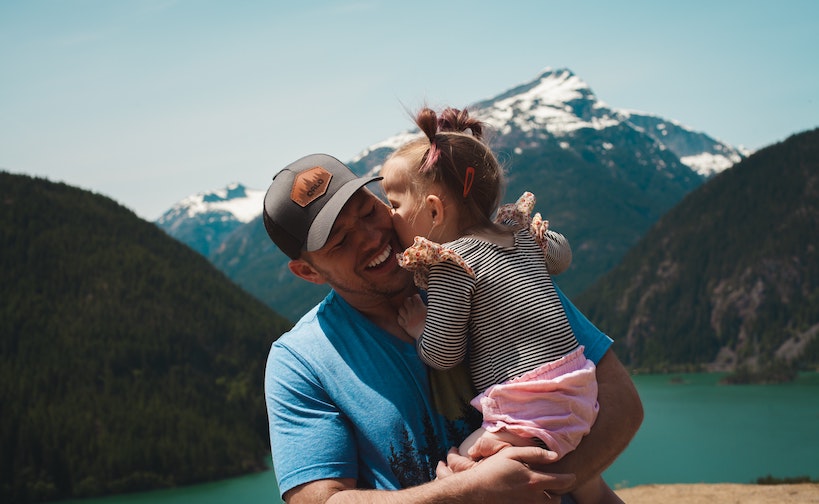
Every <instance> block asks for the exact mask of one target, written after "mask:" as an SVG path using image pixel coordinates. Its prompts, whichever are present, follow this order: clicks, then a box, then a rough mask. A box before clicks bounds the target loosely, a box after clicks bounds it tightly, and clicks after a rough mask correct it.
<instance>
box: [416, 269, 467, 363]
mask: <svg viewBox="0 0 819 504" xmlns="http://www.w3.org/2000/svg"><path fill="white" fill-rule="evenodd" d="M474 286H475V278H474V277H473V276H471V275H470V274H469V273H467V272H466V271H465V270H464V269H463V267H461V266H459V265H457V264H455V263H453V262H450V261H443V262H440V263H436V264H434V265H432V266H431V267H430V272H429V286H428V288H427V318H426V323H425V324H424V332H423V334H421V337H420V338H418V342H417V349H418V355H419V356H420V357H421V360H423V361H424V363H426V364H427V365H428V366H431V367H434V368H435V369H450V368H452V367H455V366H456V365H458V364H459V363H460V362H461V361H463V359H464V357H466V350H467V338H468V334H469V314H470V308H471V304H472V299H471V298H472V292H473V290H474Z"/></svg>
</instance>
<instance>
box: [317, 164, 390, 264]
mask: <svg viewBox="0 0 819 504" xmlns="http://www.w3.org/2000/svg"><path fill="white" fill-rule="evenodd" d="M382 178H384V177H362V178H357V179H353V180H350V181H349V182H347V183H345V184H344V185H343V186H341V187H340V188H339V189H338V190H337V191H336V193H335V194H334V195H333V197H332V198H331V199H330V201H328V202H327V203H326V204H325V205H324V207H323V208H322V209H321V211H319V213H318V215H316V218H315V219H314V220H313V224H312V225H311V226H310V232H309V233H308V234H307V243H306V249H307V251H308V252H315V251H316V250H318V249H320V248H321V247H323V246H324V244H325V243H327V238H328V237H329V236H330V231H331V230H332V229H333V224H335V223H336V219H337V218H338V214H339V213H341V209H342V208H344V205H346V204H347V202H348V201H350V198H351V197H352V196H353V194H355V192H356V191H358V190H359V189H361V188H362V187H364V186H365V185H367V184H369V183H370V182H375V181H376V180H381V179H382Z"/></svg>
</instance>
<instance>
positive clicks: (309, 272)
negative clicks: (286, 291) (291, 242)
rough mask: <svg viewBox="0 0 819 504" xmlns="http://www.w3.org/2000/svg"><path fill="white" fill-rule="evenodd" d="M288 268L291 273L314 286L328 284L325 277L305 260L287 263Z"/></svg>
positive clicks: (294, 260)
mask: <svg viewBox="0 0 819 504" xmlns="http://www.w3.org/2000/svg"><path fill="white" fill-rule="evenodd" d="M287 267H288V268H290V272H291V273H293V274H294V275H296V276H297V277H299V278H301V279H303V280H307V281H308V282H312V283H314V284H323V283H327V281H326V280H325V279H324V276H323V275H322V274H321V273H319V272H318V271H316V269H315V268H314V267H313V266H312V265H311V264H310V263H308V262H307V261H305V260H304V259H293V260H291V261H290V262H288V263H287Z"/></svg>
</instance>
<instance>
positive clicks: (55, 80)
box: [0, 0, 819, 220]
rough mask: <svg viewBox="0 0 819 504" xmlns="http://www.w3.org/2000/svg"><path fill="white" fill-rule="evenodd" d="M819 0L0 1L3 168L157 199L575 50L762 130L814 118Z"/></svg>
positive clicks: (592, 81) (679, 100)
mask: <svg viewBox="0 0 819 504" xmlns="http://www.w3.org/2000/svg"><path fill="white" fill-rule="evenodd" d="M817 53H819V2H817V1H814V0H708V1H705V0H686V1H685V2H681V1H673V2H672V1H664V0H639V1H626V0H624V1H611V0H599V1H592V0H574V1H570V2H569V1H560V2H557V1H551V0H532V1H516V0H507V1H505V2H498V1H481V0H473V1H445V0H435V1H427V0H416V1H413V2H395V1H387V0H383V1H379V0H360V1H356V0H350V1H344V0H340V1H324V2H320V1H314V2H311V1H303V2H296V1H272V0H271V1H262V0H246V1H243V0H236V1H228V0H223V1H211V0H144V1H130V0H0V68H2V77H0V169H2V170H7V171H10V172H14V173H27V174H30V175H36V176H41V177H47V178H49V179H51V180H54V181H62V182H66V183H68V184H71V185H75V186H78V187H82V188H85V189H90V190H92V191H94V192H97V193H101V194H104V195H106V196H110V197H112V198H113V199H115V200H117V201H118V202H120V203H122V204H123V205H125V206H127V207H128V208H130V209H132V210H134V211H135V212H136V213H137V214H138V215H139V216H140V217H143V218H145V219H148V220H154V219H156V218H158V217H159V216H160V215H161V213H162V212H164V211H165V210H167V209H168V208H170V207H171V206H172V205H173V204H174V203H175V202H177V201H179V200H180V199H182V198H184V197H186V196H189V195H191V194H194V193H198V192H203V191H210V190H213V189H219V188H222V187H224V186H225V185H227V184H228V183H230V182H234V181H236V182H241V183H243V184H245V185H247V186H249V187H252V188H256V189H264V188H266V187H267V185H268V183H269V181H270V178H271V177H272V175H273V173H274V172H275V171H276V170H278V169H279V168H281V167H283V166H284V165H286V164H287V163H289V162H290V161H293V160H295V159H297V158H298V157H301V156H302V155H305V154H309V153H312V152H327V153H329V154H333V155H335V156H337V157H339V158H340V159H342V160H349V159H351V158H352V157H353V156H355V155H356V154H357V153H358V152H359V151H361V150H362V149H364V148H365V147H367V146H368V145H370V144H373V143H375V142H378V141H380V140H383V139H384V138H386V137H388V136H390V135H392V134H394V133H398V132H400V131H403V130H404V129H406V128H408V127H410V120H409V118H408V115H407V112H406V109H415V108H417V107H418V106H420V105H422V104H424V103H428V104H430V105H433V106H443V105H454V106H466V105H468V104H469V103H473V102H477V101H479V100H483V99H486V98H490V97H492V96H495V95H497V94H500V93H501V92H503V91H506V90H507V89H509V88H512V87H514V86H516V85H518V84H520V83H523V82H527V81H529V80H531V79H533V78H535V77H536V76H537V75H538V74H539V73H540V72H541V71H542V70H543V69H545V68H547V67H550V68H569V69H570V70H572V71H573V72H574V73H575V74H577V75H578V76H579V77H580V78H582V79H583V80H584V81H586V82H587V83H588V84H589V85H590V87H591V88H592V89H593V90H594V92H595V93H596V94H597V96H598V98H600V99H601V100H603V101H604V102H606V103H607V104H608V105H610V106H612V107H614V108H621V109H635V110H640V111H644V112H650V113H654V114H657V115H660V116H662V117H664V118H667V119H673V120H676V121H679V122H681V123H683V124H685V125H686V126H689V127H691V128H693V129H695V130H698V131H704V132H706V133H708V134H710V135H712V136H715V137H717V138H719V139H720V140H723V141H726V142H728V143H731V144H733V145H737V146H739V145H741V146H744V147H746V148H749V149H757V148H760V147H764V146H766V145H769V144H771V143H775V142H778V141H780V140H783V139H785V138H787V137H788V136H790V135H791V134H793V133H798V132H801V131H805V130H808V129H812V128H815V127H817V126H819V96H817V94H818V92H819V63H817V56H816V54H817Z"/></svg>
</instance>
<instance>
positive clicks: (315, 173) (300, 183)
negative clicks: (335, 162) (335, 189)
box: [290, 166, 333, 208]
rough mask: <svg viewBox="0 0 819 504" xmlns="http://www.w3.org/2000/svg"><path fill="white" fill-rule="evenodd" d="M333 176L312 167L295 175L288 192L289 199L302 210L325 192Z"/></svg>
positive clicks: (317, 167)
mask: <svg viewBox="0 0 819 504" xmlns="http://www.w3.org/2000/svg"><path fill="white" fill-rule="evenodd" d="M332 178H333V174H332V173H330V172H328V171H327V170H325V169H324V168H322V167H321V166H314V167H312V168H308V169H307V170H304V171H301V172H299V173H298V174H296V178H295V180H293V188H292V189H291V190H290V199H291V200H293V202H294V203H296V204H298V205H299V206H301V207H302V208H304V207H306V206H307V205H309V204H310V203H312V202H314V201H315V200H317V199H318V198H320V197H321V196H323V195H324V193H326V192H327V188H328V187H329V186H330V179H332Z"/></svg>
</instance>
